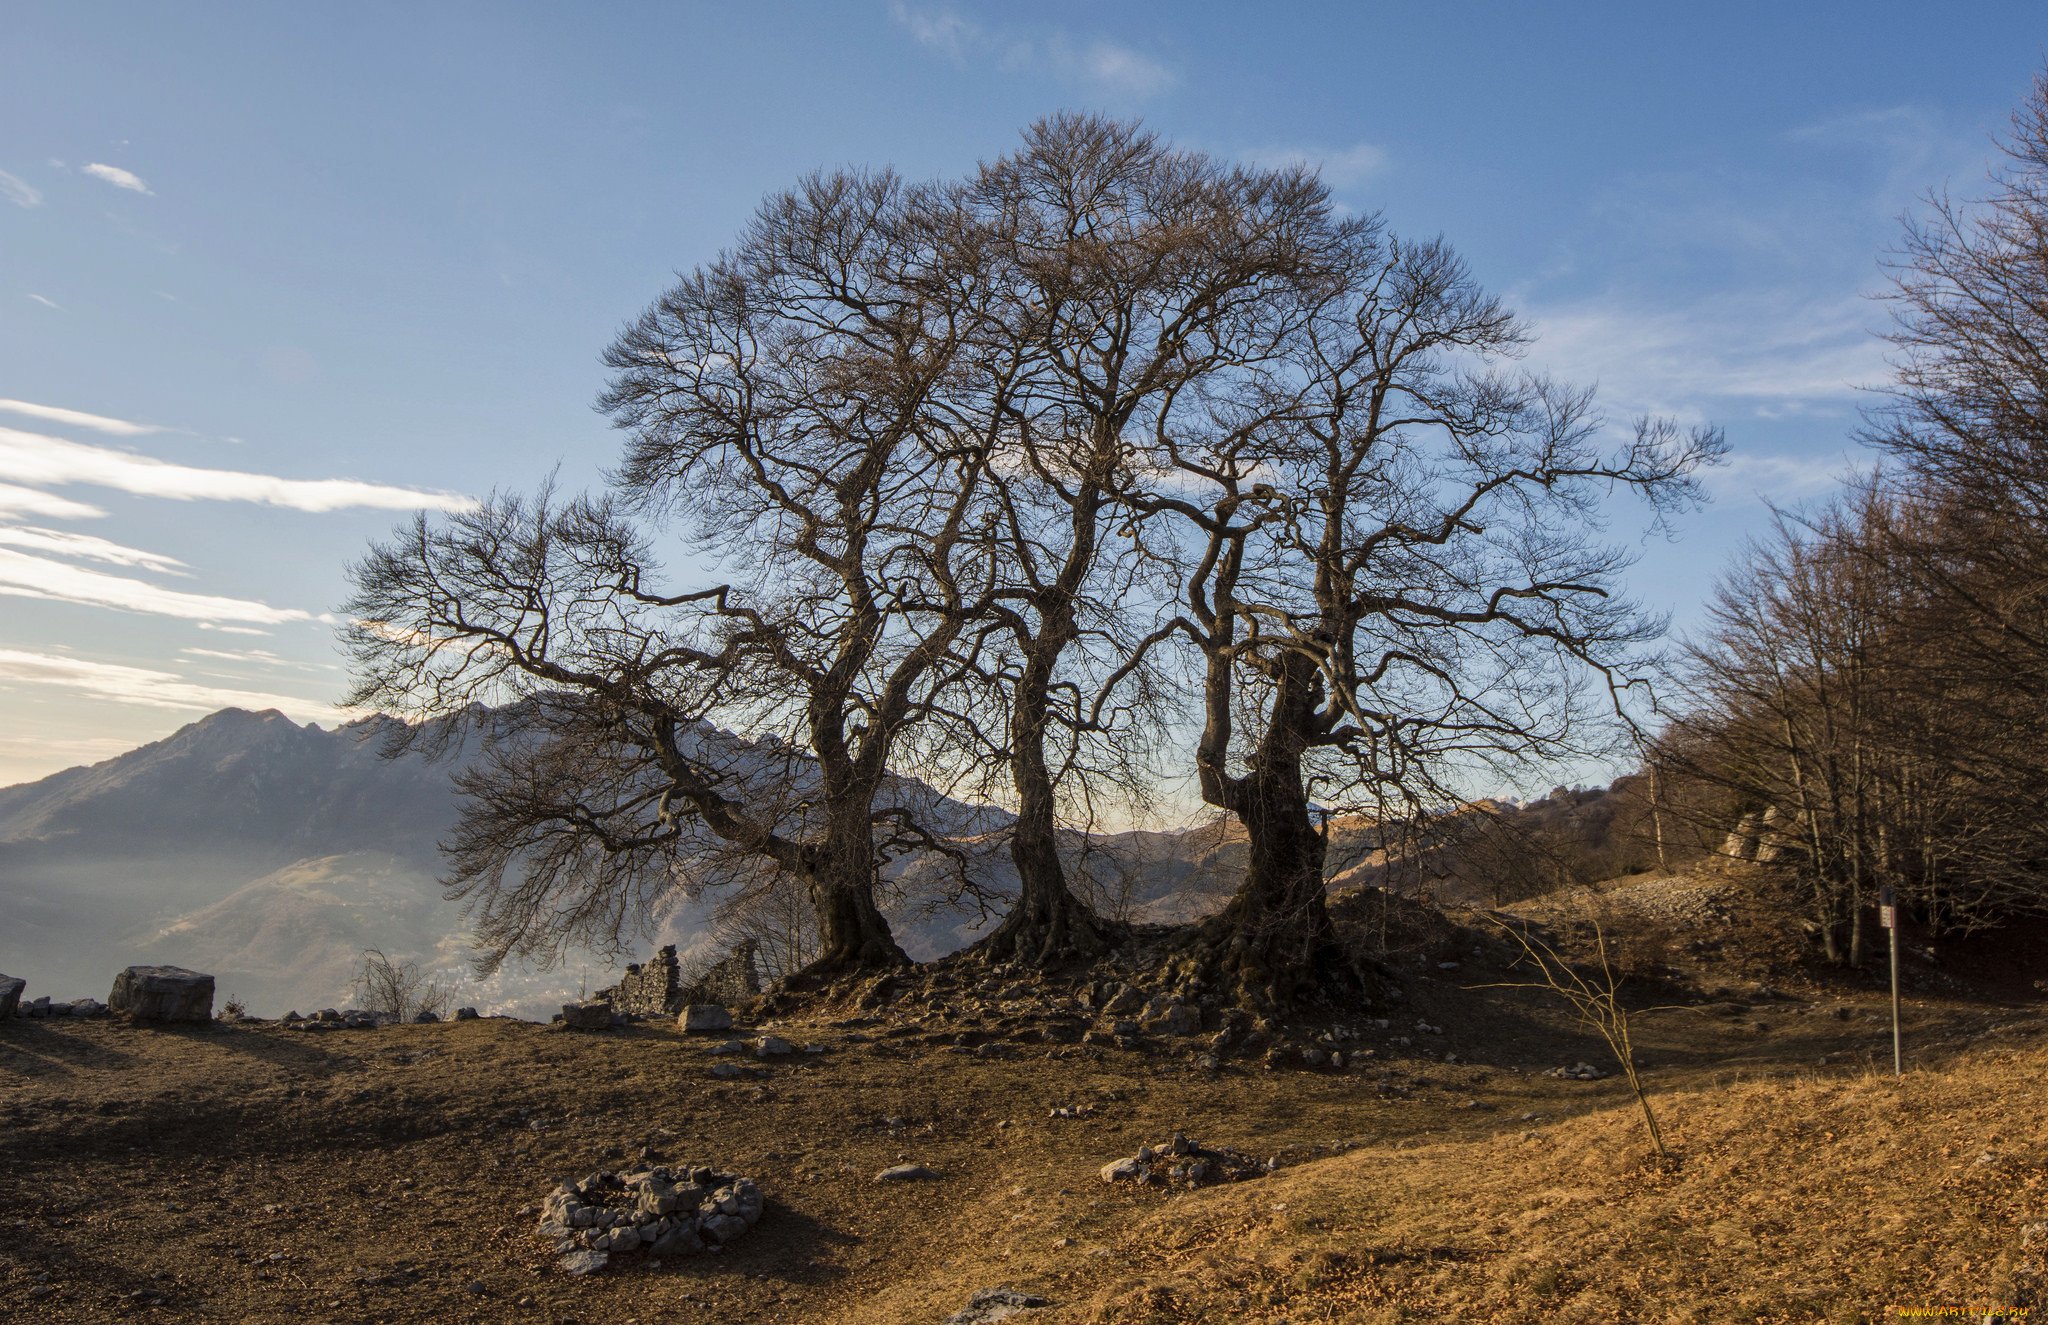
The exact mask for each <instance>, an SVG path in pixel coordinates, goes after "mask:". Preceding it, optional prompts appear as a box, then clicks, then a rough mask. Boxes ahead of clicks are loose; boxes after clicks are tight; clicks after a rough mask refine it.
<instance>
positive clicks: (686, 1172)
mask: <svg viewBox="0 0 2048 1325" xmlns="http://www.w3.org/2000/svg"><path fill="white" fill-rule="evenodd" d="M761 1208H762V1198H761V1189H760V1188H759V1187H757V1186H755V1185H754V1181H753V1179H751V1178H741V1177H737V1176H735V1175H733V1174H730V1173H720V1172H718V1171H717V1170H715V1169H712V1168H710V1167H707V1166H701V1165H700V1166H695V1167H691V1166H684V1167H680V1168H665V1167H664V1168H652V1169H642V1170H639V1171H637V1172H631V1173H593V1174H591V1175H590V1176H589V1177H586V1178H583V1179H581V1180H580V1181H571V1182H564V1183H562V1184H561V1185H560V1186H558V1187H556V1188H555V1190H554V1191H552V1192H550V1193H549V1194H548V1197H547V1199H546V1201H544V1202H543V1203H542V1205H541V1216H540V1232H541V1236H543V1237H546V1238H551V1239H553V1241H554V1244H555V1250H556V1252H558V1253H559V1254H560V1255H561V1257H562V1268H564V1269H565V1270H567V1271H568V1272H569V1273H571V1274H587V1273H589V1272H590V1271H592V1270H596V1269H599V1268H602V1267H603V1266H604V1264H605V1263H606V1261H607V1260H608V1258H610V1257H611V1256H615V1255H619V1254H621V1253H627V1252H645V1253H646V1254H647V1255H648V1256H649V1257H652V1258H655V1259H663V1258H667V1257H670V1256H685V1255H690V1254H692V1253H695V1252H700V1251H703V1250H705V1249H706V1248H707V1247H712V1248H716V1247H722V1246H724V1245H725V1244H726V1243H728V1242H731V1241H733V1240H734V1239H735V1238H737V1237H739V1236H740V1235H741V1234H743V1233H745V1232H746V1231H747V1230H748V1229H750V1228H752V1227H753V1226H754V1224H755V1223H756V1222H757V1221H758V1220H759V1219H760V1218H761Z"/></svg>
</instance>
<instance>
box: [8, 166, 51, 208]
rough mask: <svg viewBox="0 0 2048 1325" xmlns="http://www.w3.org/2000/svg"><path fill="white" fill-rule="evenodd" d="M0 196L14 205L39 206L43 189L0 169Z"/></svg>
mask: <svg viewBox="0 0 2048 1325" xmlns="http://www.w3.org/2000/svg"><path fill="white" fill-rule="evenodd" d="M0 198H5V199H7V201H9V202H11V203H13V204H14V205H15V206H16V207H40V206H42V205H43V191H42V190H41V189H39V188H37V187H36V186H35V185H33V184H31V183H29V182H28V181H27V180H25V179H23V178H21V176H19V175H10V174H8V173H7V172H6V171H4V170H0Z"/></svg>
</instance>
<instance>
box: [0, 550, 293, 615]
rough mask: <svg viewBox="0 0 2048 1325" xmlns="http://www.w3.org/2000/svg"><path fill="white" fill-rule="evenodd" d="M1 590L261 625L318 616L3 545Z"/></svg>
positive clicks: (6, 593)
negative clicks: (172, 586) (184, 588)
mask: <svg viewBox="0 0 2048 1325" xmlns="http://www.w3.org/2000/svg"><path fill="white" fill-rule="evenodd" d="M0 595H4V596H11V597H15V598H37V599H42V600H44V601H46V602H53V603H77V604H80V605H82V606H86V607H109V608H113V609H114V610H116V611H120V612H140V613H144V614H147V615H150V616H168V617H179V618H182V619H184V620H187V621H250V622H255V623H257V624H259V625H279V624H282V623H284V622H287V621H313V620H317V619H318V618H317V617H316V616H315V614H314V613H311V612H304V611H300V610H299V609H298V608H295V607H271V606H269V605H268V604H265V603H257V602H251V601H250V600H248V599H245V598H223V597H219V596H216V595H214V594H196V593H185V592H183V591H181V590H177V589H166V588H164V587H163V586H161V585H156V584H151V583H150V582H149V581H147V580H135V579H129V578H128V577H126V576H123V575H109V574H107V573H106V572H104V571H96V570H88V569H87V568H85V567H83V566H71V565H67V564H65V563H64V562H61V561H52V560H50V559H49V558H47V557H38V556H32V555H30V554H28V553H25V552H15V551H11V550H9V549H7V548H4V547H0Z"/></svg>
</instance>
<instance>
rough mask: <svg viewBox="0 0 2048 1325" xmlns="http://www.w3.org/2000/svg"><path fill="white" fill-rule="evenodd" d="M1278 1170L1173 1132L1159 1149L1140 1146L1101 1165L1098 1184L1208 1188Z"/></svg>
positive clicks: (1263, 1161) (1273, 1163) (1274, 1163)
mask: <svg viewBox="0 0 2048 1325" xmlns="http://www.w3.org/2000/svg"><path fill="white" fill-rule="evenodd" d="M1278 1167H1280V1165H1279V1161H1277V1160H1272V1159H1253V1158H1252V1157H1251V1156H1250V1155H1247V1154H1245V1153H1243V1152H1242V1151H1237V1150H1221V1149H1216V1148H1213V1147H1210V1146H1204V1145H1199V1144H1197V1143H1195V1142H1193V1141H1190V1140H1188V1137H1187V1133H1185V1132H1175V1133H1174V1134H1173V1137H1172V1139H1171V1140H1169V1141H1168V1142H1167V1143H1166V1144H1165V1145H1163V1146H1159V1147H1157V1148H1156V1149H1155V1148H1154V1147H1152V1146H1140V1147H1138V1153H1137V1154H1135V1155H1133V1156H1131V1157H1130V1158H1129V1159H1119V1160H1116V1161H1114V1162H1112V1163H1109V1164H1105V1165H1103V1166H1102V1180H1103V1181H1104V1182H1130V1183H1138V1184H1141V1185H1146V1186H1153V1187H1210V1186H1214V1185H1215V1184H1217V1183H1219V1182H1243V1181H1244V1180H1245V1179H1247V1178H1263V1177H1265V1176H1266V1175H1267V1174H1268V1173H1271V1172H1272V1171H1273V1170H1274V1169H1276V1168H1278Z"/></svg>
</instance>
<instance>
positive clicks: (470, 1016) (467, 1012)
mask: <svg viewBox="0 0 2048 1325" xmlns="http://www.w3.org/2000/svg"><path fill="white" fill-rule="evenodd" d="M476 1017H477V1013H476V1009H475V1008H457V1009H455V1020H457V1021H475V1020H476Z"/></svg>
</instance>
